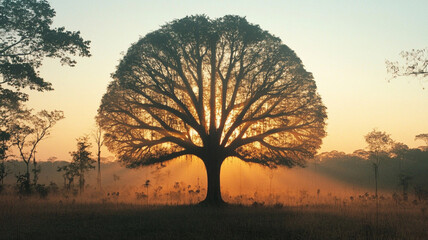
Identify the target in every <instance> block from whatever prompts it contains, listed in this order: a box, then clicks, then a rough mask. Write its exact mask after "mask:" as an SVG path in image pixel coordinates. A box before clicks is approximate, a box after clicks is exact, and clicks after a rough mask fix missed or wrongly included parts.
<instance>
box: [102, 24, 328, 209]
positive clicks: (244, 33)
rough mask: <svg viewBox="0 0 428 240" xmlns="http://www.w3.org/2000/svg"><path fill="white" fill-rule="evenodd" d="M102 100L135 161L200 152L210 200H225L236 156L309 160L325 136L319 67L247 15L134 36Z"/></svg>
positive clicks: (120, 148)
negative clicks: (228, 163)
mask: <svg viewBox="0 0 428 240" xmlns="http://www.w3.org/2000/svg"><path fill="white" fill-rule="evenodd" d="M113 79H114V80H113V81H112V82H111V83H110V85H109V87H108V89H107V93H106V94H105V95H104V96H103V98H102V103H101V106H100V108H99V114H98V122H99V124H100V126H101V127H102V128H103V129H104V130H105V131H106V134H105V138H106V146H107V147H108V148H109V150H110V151H112V152H114V153H116V155H117V156H118V158H119V159H120V160H121V161H122V162H124V163H125V164H126V165H127V166H128V167H137V166H141V165H150V164H155V163H161V162H165V161H168V160H171V159H174V158H177V157H179V156H183V155H189V154H190V155H195V156H197V157H199V158H200V159H201V160H202V161H203V162H204V164H205V168H206V172H207V178H208V188H207V196H206V199H205V200H204V202H205V203H208V204H222V203H224V202H223V200H222V198H221V193H220V168H221V165H222V163H223V161H224V160H225V159H226V158H227V157H237V158H239V159H241V160H243V161H246V162H253V163H258V164H262V165H265V166H269V167H276V166H278V165H285V166H288V167H292V166H295V165H299V166H303V165H304V164H305V160H306V159H308V158H312V157H313V156H314V154H315V153H316V150H317V149H318V148H319V147H320V145H321V139H322V138H323V137H324V136H325V131H324V126H325V123H324V121H325V119H326V117H327V116H326V111H325V107H324V105H323V104H322V101H321V98H320V96H319V95H318V94H317V92H316V84H315V81H314V80H313V76H312V74H311V73H309V72H307V71H306V70H305V69H304V66H303V64H302V62H301V60H300V59H299V58H298V57H297V56H296V54H295V53H294V51H292V50H291V49H290V48H288V47H287V46H286V45H285V44H283V43H282V42H281V40H280V39H279V38H277V37H274V36H272V35H271V34H269V33H268V32H266V31H263V30H262V29H260V27H259V26H258V25H253V24H250V23H248V22H247V20H246V19H245V18H242V17H238V16H225V17H222V18H219V19H215V20H212V19H209V18H207V17H205V16H191V17H186V18H183V19H180V20H175V21H173V22H171V23H168V24H166V25H165V26H163V27H162V28H161V29H159V30H157V31H154V32H152V33H149V34H147V35H146V36H145V37H144V38H142V39H140V40H139V41H138V42H137V43H135V44H133V45H132V46H131V47H130V48H129V50H128V52H127V54H126V55H125V57H124V58H123V59H122V60H121V62H120V64H119V66H118V68H117V71H116V72H115V73H114V74H113Z"/></svg>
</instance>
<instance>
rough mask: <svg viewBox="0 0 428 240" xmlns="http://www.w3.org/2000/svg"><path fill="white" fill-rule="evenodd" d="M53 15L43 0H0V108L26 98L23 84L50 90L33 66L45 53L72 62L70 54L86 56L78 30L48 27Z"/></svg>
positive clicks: (67, 63) (36, 64)
mask: <svg viewBox="0 0 428 240" xmlns="http://www.w3.org/2000/svg"><path fill="white" fill-rule="evenodd" d="M54 16H55V11H54V10H53V9H52V8H51V7H50V5H49V3H48V2H47V1H45V0H0V110H2V109H1V108H4V107H8V106H13V105H15V106H16V104H18V103H19V102H20V101H26V100H27V99H28V96H27V94H26V93H23V92H22V91H21V90H22V89H24V88H29V89H35V90H38V91H49V90H52V86H51V84H50V83H49V82H46V81H45V80H44V79H43V78H42V77H41V76H40V75H39V72H38V70H37V69H38V68H39V67H40V66H41V64H42V61H43V59H44V58H45V57H49V58H59V59H60V61H61V63H62V64H66V65H70V66H74V64H75V63H76V62H75V60H73V59H72V58H70V56H71V55H80V56H90V53H89V43H90V42H89V41H85V40H83V39H82V37H81V36H80V32H78V31H77V32H72V31H67V30H65V28H64V27H59V28H52V27H51V25H52V19H53V17H54Z"/></svg>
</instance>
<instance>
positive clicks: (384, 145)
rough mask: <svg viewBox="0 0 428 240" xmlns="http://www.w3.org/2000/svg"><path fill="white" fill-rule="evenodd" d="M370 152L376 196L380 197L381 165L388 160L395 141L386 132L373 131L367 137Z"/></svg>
mask: <svg viewBox="0 0 428 240" xmlns="http://www.w3.org/2000/svg"><path fill="white" fill-rule="evenodd" d="M365 139H366V142H367V144H368V150H369V152H370V156H369V159H370V160H371V161H372V164H373V169H374V175H375V189H376V192H375V196H376V198H377V197H378V194H377V189H378V178H379V165H380V162H381V161H382V160H383V159H386V158H388V154H389V152H390V151H391V149H392V147H393V146H394V141H393V140H392V139H391V137H390V135H389V134H387V133H385V132H380V131H376V130H373V131H371V132H369V133H368V134H367V135H366V136H365Z"/></svg>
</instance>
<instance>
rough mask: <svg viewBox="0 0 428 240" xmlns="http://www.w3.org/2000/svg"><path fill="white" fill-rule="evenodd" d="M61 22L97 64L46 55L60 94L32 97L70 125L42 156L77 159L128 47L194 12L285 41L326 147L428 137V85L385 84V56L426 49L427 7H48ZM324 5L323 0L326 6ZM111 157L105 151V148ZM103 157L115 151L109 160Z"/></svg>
mask: <svg viewBox="0 0 428 240" xmlns="http://www.w3.org/2000/svg"><path fill="white" fill-rule="evenodd" d="M49 2H50V3H51V6H52V7H53V8H54V9H55V10H56V13H57V16H56V17H55V19H54V26H64V27H66V29H68V30H73V31H76V30H79V31H80V32H81V34H82V36H83V37H84V38H85V39H88V40H91V41H92V43H91V53H92V55H93V56H92V57H91V58H85V59H83V58H78V59H77V61H78V63H77V66H76V67H74V68H70V67H66V66H61V65H60V63H59V62H58V61H56V60H51V59H46V60H45V61H44V65H43V66H42V67H41V68H40V75H41V76H42V77H44V78H45V80H47V81H49V82H51V83H52V84H53V86H54V88H55V91H52V92H45V93H36V92H31V94H30V101H29V103H28V105H29V106H30V107H32V108H34V109H35V110H40V109H47V110H53V109H58V110H63V111H64V113H65V117H66V118H65V119H64V120H61V121H60V122H59V123H58V124H57V125H56V126H55V127H54V129H53V131H52V134H51V136H50V137H49V138H48V139H46V140H45V141H44V142H42V143H41V144H40V146H39V148H38V153H37V157H38V158H39V160H45V159H47V158H48V157H51V156H56V157H58V158H59V159H63V160H68V159H70V155H69V152H70V151H74V150H75V143H76V141H75V139H76V138H78V137H80V136H82V135H85V134H89V133H90V132H91V131H92V130H93V129H94V127H95V121H94V116H95V115H96V113H97V109H98V106H99V103H100V99H101V97H102V95H103V94H104V93H105V91H106V86H107V84H108V83H109V82H110V81H111V78H110V74H111V73H113V72H114V71H115V67H116V65H117V64H118V62H119V60H120V59H121V58H122V56H123V53H124V52H126V51H127V49H128V47H129V46H130V45H131V43H133V42H136V41H137V40H138V39H139V38H140V37H142V36H144V35H145V34H147V33H149V32H151V31H154V30H156V29H158V28H159V27H160V26H161V25H163V24H165V23H166V22H169V21H171V20H173V19H177V18H182V17H185V16H186V15H192V14H206V15H208V16H209V17H212V18H216V17H221V16H223V15H226V14H236V15H240V16H246V17H247V19H248V21H249V22H251V23H255V24H259V25H260V26H261V28H262V29H265V30H268V31H269V32H270V33H272V34H274V35H276V36H278V37H279V38H281V39H282V40H283V42H284V43H285V44H286V45H288V46H289V47H290V48H291V49H293V50H294V51H295V52H296V53H297V55H298V56H299V57H300V58H301V59H302V61H303V64H304V65H305V66H306V69H307V70H308V71H310V72H312V73H313V75H314V77H315V81H316V82H317V86H318V92H319V93H320V95H321V97H322V99H323V101H324V104H325V105H326V107H327V111H328V121H327V123H328V126H327V133H328V136H327V137H326V138H325V139H324V143H323V145H322V147H321V149H320V151H330V150H339V151H345V152H348V153H349V152H353V151H354V150H356V149H359V148H364V147H365V146H366V144H365V142H364V135H365V134H367V133H368V132H370V131H371V130H372V129H373V128H377V129H378V130H381V131H386V132H387V133H390V134H391V137H392V138H393V139H394V140H396V141H399V142H403V143H405V144H407V145H409V146H410V147H416V146H419V145H423V143H422V142H416V141H414V137H415V135H416V134H419V133H427V132H428V110H427V103H428V89H427V90H424V89H423V87H424V86H425V88H428V81H425V83H424V82H423V81H420V80H418V79H413V78H400V79H393V80H392V81H391V82H388V79H389V76H388V75H387V73H386V68H385V60H386V59H389V60H398V59H399V53H400V52H401V51H402V50H411V49H420V48H426V47H428V31H426V26H428V16H427V14H426V13H427V12H428V3H427V2H426V1H424V0H421V1H411V0H410V1H404V0H403V1H387V0H383V1H380V0H379V1H340V0H337V1H293V2H292V1H279V0H278V1H250V0H246V1H241V0H235V1H191V0H183V1H172V0H170V1H138V0H121V1H119V0H108V1H106V0H103V1H101V0H93V1H84V0H75V1H63V0H52V1H49ZM321 2H322V3H321ZM104 153H105V152H104ZM106 155H111V154H107V153H106Z"/></svg>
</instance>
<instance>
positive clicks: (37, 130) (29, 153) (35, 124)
mask: <svg viewBox="0 0 428 240" xmlns="http://www.w3.org/2000/svg"><path fill="white" fill-rule="evenodd" d="M63 118H64V114H63V112H62V111H58V110H54V111H51V112H48V111H46V110H42V111H40V112H38V113H37V114H35V115H32V114H31V112H30V111H28V113H27V114H26V115H25V116H24V117H22V118H18V119H16V121H15V122H14V123H13V124H12V126H11V127H10V129H11V140H12V144H13V145H14V146H16V147H17V149H18V151H19V155H20V157H21V159H22V161H23V162H24V163H25V165H26V174H25V177H24V179H25V181H24V182H23V183H24V184H25V185H26V186H27V187H26V188H27V191H29V190H30V189H29V186H30V161H31V160H33V165H34V167H35V169H36V172H37V167H36V166H37V162H36V158H35V153H36V148H37V146H38V144H39V143H40V142H41V141H42V140H43V139H45V138H46V137H47V136H49V135H50V131H51V129H52V127H53V126H54V125H55V124H56V123H57V122H58V121H59V120H61V119H63ZM36 172H35V173H36ZM35 180H37V177H36V178H35ZM35 184H36V183H35Z"/></svg>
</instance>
